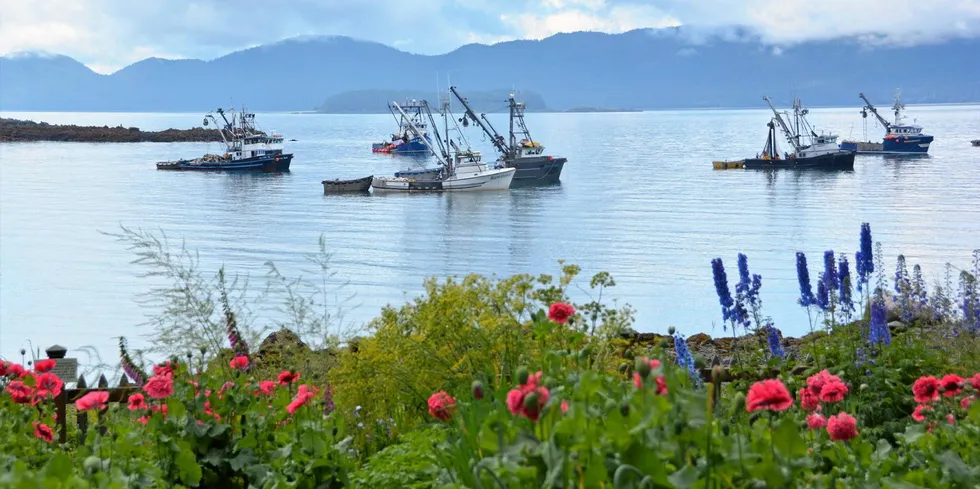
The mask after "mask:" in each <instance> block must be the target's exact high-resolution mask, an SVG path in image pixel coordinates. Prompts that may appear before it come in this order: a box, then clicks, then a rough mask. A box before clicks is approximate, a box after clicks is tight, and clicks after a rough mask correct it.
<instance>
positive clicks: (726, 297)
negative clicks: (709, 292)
mask: <svg viewBox="0 0 980 489" xmlns="http://www.w3.org/2000/svg"><path fill="white" fill-rule="evenodd" d="M711 273H712V275H714V279H715V292H717V293H718V302H719V303H720V304H721V315H722V318H723V320H724V321H725V322H727V321H728V320H729V319H733V318H732V312H733V307H732V306H733V305H734V304H735V301H734V300H732V293H731V291H730V290H729V289H728V276H727V275H726V274H725V265H724V263H722V261H721V258H715V259H714V260H711ZM722 327H723V328H724V327H725V326H724V322H723V323H722Z"/></svg>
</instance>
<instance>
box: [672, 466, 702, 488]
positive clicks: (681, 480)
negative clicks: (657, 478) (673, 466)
mask: <svg viewBox="0 0 980 489" xmlns="http://www.w3.org/2000/svg"><path fill="white" fill-rule="evenodd" d="M667 479H668V480H669V481H670V483H671V484H673V485H674V487H677V488H678V489H688V488H689V487H691V486H692V485H693V484H694V483H695V482H696V481H697V480H698V469H696V468H694V467H693V466H691V465H685V466H684V467H683V468H682V469H681V470H678V471H677V472H674V473H673V474H670V476H668V477H667Z"/></svg>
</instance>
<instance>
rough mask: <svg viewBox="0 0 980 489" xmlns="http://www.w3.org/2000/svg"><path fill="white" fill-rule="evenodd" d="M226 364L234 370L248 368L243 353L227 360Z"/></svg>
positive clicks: (246, 358)
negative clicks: (229, 360)
mask: <svg viewBox="0 0 980 489" xmlns="http://www.w3.org/2000/svg"><path fill="white" fill-rule="evenodd" d="M228 365H229V366H231V368H232V369H234V370H245V369H246V368H248V357H246V356H245V355H239V356H237V357H235V358H233V359H232V360H231V362H228Z"/></svg>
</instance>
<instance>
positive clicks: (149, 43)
mask: <svg viewBox="0 0 980 489" xmlns="http://www.w3.org/2000/svg"><path fill="white" fill-rule="evenodd" d="M0 12H2V15H0V54H7V53H12V52H17V51H24V50H30V51H37V50H43V51H48V52H53V53H59V54H65V55H68V56H71V57H73V58H75V59H77V60H79V61H81V62H83V63H85V64H87V65H89V66H90V67H94V68H96V69H98V70H99V71H101V72H110V71H113V70H115V69H118V68H121V67H123V66H125V65H127V64H130V63H133V62H135V61H139V60H140V59H143V58H145V57H149V56H156V57H165V58H199V59H213V58H216V57H219V56H222V55H225V54H227V53H229V52H231V51H235V50H239V49H245V48H249V47H253V46H257V45H261V44H267V43H271V42H275V41H278V40H281V39H284V38H290V37H294V36H302V35H307V36H315V35H345V36H351V37H355V38H358V39H365V40H371V41H377V42H380V43H383V44H388V45H396V46H398V47H399V48H400V49H405V50H408V51H411V52H415V53H421V54H438V53H444V52H448V51H451V50H453V49H455V48H457V47H459V46H460V45H462V44H466V43H472V42H480V43H487V44H490V43H496V42H501V41H508V40H513V39H520V38H533V39H541V38H544V37H548V36H550V35H552V34H555V33H559V32H571V31H580V30H590V31H601V32H609V33H617V32H623V31H627V30H632V29H637V28H648V27H666V26H676V25H682V26H684V27H685V31H686V32H695V33H698V32H700V33H704V35H707V34H708V33H710V34H711V35H715V34H717V33H718V32H722V33H723V34H725V35H728V36H736V37H744V36H745V35H746V32H745V28H739V27H738V26H751V27H750V29H751V31H752V34H751V35H752V36H753V37H758V38H761V39H763V40H765V41H767V42H769V43H773V44H788V43H794V42H798V41H803V40H810V39H827V38H833V37H840V36H862V38H863V39H864V40H865V41H866V42H868V43H904V44H911V43H921V42H926V41H929V40H933V39H937V38H942V37H949V36H975V35H980V0H931V1H930V2H929V3H928V4H924V3H922V2H921V0H919V1H914V0H858V1H855V0H823V1H821V2H816V3H814V2H812V1H810V0H807V1H804V0H656V1H654V0H360V1H355V2H351V1H350V0H278V1H276V2H269V1H268V0H236V1H235V2H229V1H228V0H139V1H133V0H29V1H26V2H25V1H24V0H0Z"/></svg>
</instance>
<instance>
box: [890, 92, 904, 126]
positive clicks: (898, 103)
mask: <svg viewBox="0 0 980 489" xmlns="http://www.w3.org/2000/svg"><path fill="white" fill-rule="evenodd" d="M904 109H905V104H903V103H902V91H901V90H899V89H897V88H896V89H895V105H892V110H893V111H895V125H896V126H897V125H899V124H901V123H902V110H904Z"/></svg>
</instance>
